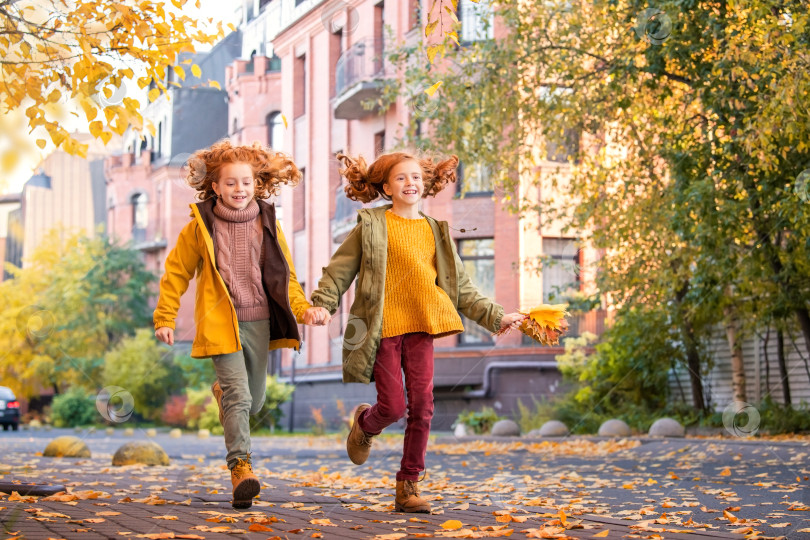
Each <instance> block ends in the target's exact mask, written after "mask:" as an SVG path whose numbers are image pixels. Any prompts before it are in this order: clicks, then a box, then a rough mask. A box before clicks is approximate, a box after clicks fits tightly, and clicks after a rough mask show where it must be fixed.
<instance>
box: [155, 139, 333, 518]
mask: <svg viewBox="0 0 810 540" xmlns="http://www.w3.org/2000/svg"><path fill="white" fill-rule="evenodd" d="M189 169H190V170H189V174H188V177H187V181H188V183H189V185H190V186H191V187H193V188H194V189H196V190H197V192H198V193H197V198H198V199H200V201H201V202H199V203H196V204H192V205H191V216H192V220H191V221H190V222H189V223H188V225H186V226H185V227H184V228H183V230H182V231H181V232H180V236H179V238H178V239H177V245H176V246H175V247H174V249H173V250H172V251H171V253H169V256H168V257H167V259H166V272H165V274H164V275H163V277H162V278H161V280H160V297H159V299H158V304H157V308H156V309H155V314H154V323H155V336H156V337H157V338H158V339H159V340H160V341H162V342H164V343H166V344H168V345H173V344H174V327H175V322H174V321H175V318H176V317H177V311H178V309H179V307H180V297H181V296H182V295H183V293H184V292H185V291H186V289H187V288H188V284H189V281H190V280H191V278H192V277H194V275H195V273H196V275H197V295H196V298H195V306H194V323H195V325H196V334H195V336H194V342H193V344H192V348H191V356H192V357H194V358H206V357H211V359H212V360H213V362H214V368H215V370H216V373H217V381H216V382H215V383H214V384H213V386H212V387H211V390H212V392H213V393H214V397H215V398H216V400H217V404H218V405H219V419H220V422H221V423H222V426H223V428H224V431H225V446H226V448H227V451H228V453H227V457H226V460H227V462H228V468H229V469H230V471H231V481H232V483H233V507H234V508H249V507H250V506H251V504H252V499H253V498H254V497H255V496H256V495H258V494H259V490H260V482H259V479H258V478H257V477H256V475H255V474H254V473H253V468H252V466H251V460H250V423H249V415H251V414H256V413H257V412H259V410H260V409H261V407H262V405H263V403H264V400H265V385H266V381H267V357H268V354H267V351H268V349H277V348H283V347H285V348H294V349H298V347H299V344H300V336H299V334H298V326H297V323H299V322H300V323H307V324H310V323H311V321H312V320H313V318H315V317H319V318H320V317H322V312H323V313H325V310H324V309H323V308H314V307H312V306H311V305H310V304H309V303H308V302H307V299H306V296H305V295H304V291H303V290H302V288H301V285H300V284H299V283H298V280H297V278H296V275H295V269H294V268H293V263H292V259H291V257H290V252H289V249H288V248H287V242H286V240H285V239H284V234H283V233H282V231H281V227H280V226H279V225H278V222H277V221H276V216H275V207H274V206H273V205H272V204H268V203H267V202H265V201H264V199H266V198H268V197H270V196H271V195H273V194H275V193H277V192H278V190H279V188H280V186H281V185H282V184H287V185H290V186H294V185H296V184H297V183H298V182H299V181H300V179H301V173H300V171H299V170H298V168H297V167H296V166H295V163H293V162H292V160H290V159H289V158H288V157H287V156H285V155H283V154H281V153H277V152H273V151H272V150H270V149H267V148H264V147H262V146H261V145H259V144H258V143H254V144H253V145H252V146H233V145H231V143H230V142H229V141H227V140H223V141H220V142H218V143H216V144H214V145H213V146H211V147H210V148H208V149H205V150H200V151H198V152H197V153H196V154H194V156H193V157H192V158H191V159H190V160H189Z"/></svg>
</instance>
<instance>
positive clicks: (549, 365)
mask: <svg viewBox="0 0 810 540" xmlns="http://www.w3.org/2000/svg"><path fill="white" fill-rule="evenodd" d="M514 369H537V370H540V371H543V370H545V369H557V362H555V361H551V360H545V361H541V362H527V361H525V360H524V361H515V362H508V361H507V362H491V363H489V364H487V367H485V368H484V385H483V387H482V388H480V389H478V390H469V391H467V392H464V394H462V395H461V397H462V398H488V397H491V394H492V373H493V372H494V371H495V370H498V371H505V370H514Z"/></svg>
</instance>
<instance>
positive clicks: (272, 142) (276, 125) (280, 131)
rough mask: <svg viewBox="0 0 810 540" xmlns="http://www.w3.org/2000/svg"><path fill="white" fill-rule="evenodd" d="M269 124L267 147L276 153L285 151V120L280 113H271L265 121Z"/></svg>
mask: <svg viewBox="0 0 810 540" xmlns="http://www.w3.org/2000/svg"><path fill="white" fill-rule="evenodd" d="M265 122H266V123H267V146H269V147H270V148H272V149H273V150H275V151H276V152H282V151H283V150H284V119H283V118H281V113H280V112H279V111H275V112H271V113H270V114H268V115H267V118H266V119H265Z"/></svg>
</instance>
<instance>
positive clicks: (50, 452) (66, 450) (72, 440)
mask: <svg viewBox="0 0 810 540" xmlns="http://www.w3.org/2000/svg"><path fill="white" fill-rule="evenodd" d="M42 455H43V456H46V457H78V458H89V457H90V449H89V448H87V445H86V444H84V441H83V440H81V439H80V438H78V437H72V436H70V435H65V436H63V437H57V438H55V439H54V440H52V441H51V442H49V443H48V446H46V447H45V451H43V452H42Z"/></svg>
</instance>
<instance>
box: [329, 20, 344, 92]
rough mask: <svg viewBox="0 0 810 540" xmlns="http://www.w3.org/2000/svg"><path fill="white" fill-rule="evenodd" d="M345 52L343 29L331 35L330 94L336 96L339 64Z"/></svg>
mask: <svg viewBox="0 0 810 540" xmlns="http://www.w3.org/2000/svg"><path fill="white" fill-rule="evenodd" d="M342 54H343V29H342V28H341V29H340V30H338V31H336V32H333V33H332V34H331V35H330V36H329V95H330V97H335V91H336V90H337V80H336V78H337V64H338V61H339V60H340V57H341V55H342Z"/></svg>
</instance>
